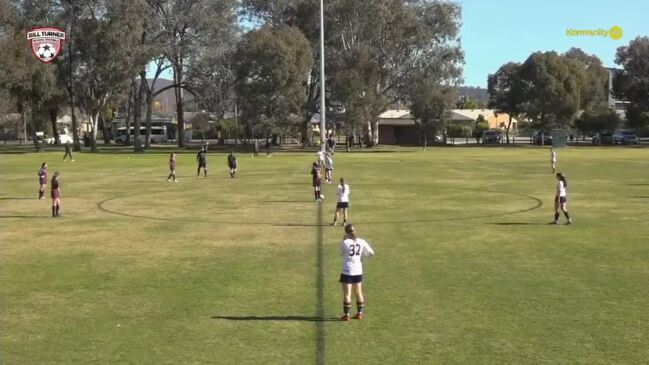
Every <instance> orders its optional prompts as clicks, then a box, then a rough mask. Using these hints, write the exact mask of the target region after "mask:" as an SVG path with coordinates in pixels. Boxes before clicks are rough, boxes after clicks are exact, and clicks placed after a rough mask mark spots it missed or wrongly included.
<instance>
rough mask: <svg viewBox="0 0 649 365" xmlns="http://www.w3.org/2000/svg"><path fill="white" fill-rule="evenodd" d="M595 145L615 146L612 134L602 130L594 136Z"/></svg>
mask: <svg viewBox="0 0 649 365" xmlns="http://www.w3.org/2000/svg"><path fill="white" fill-rule="evenodd" d="M593 144H613V135H612V134H611V132H609V131H606V130H602V131H599V132H598V133H597V134H595V135H594V136H593Z"/></svg>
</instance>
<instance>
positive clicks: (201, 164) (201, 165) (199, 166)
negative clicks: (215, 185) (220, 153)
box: [198, 161, 207, 168]
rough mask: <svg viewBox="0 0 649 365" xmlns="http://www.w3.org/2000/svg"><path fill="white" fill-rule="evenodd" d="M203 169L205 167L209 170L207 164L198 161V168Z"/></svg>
mask: <svg viewBox="0 0 649 365" xmlns="http://www.w3.org/2000/svg"><path fill="white" fill-rule="evenodd" d="M201 167H203V168H207V162H205V161H203V162H201V161H198V168H201Z"/></svg>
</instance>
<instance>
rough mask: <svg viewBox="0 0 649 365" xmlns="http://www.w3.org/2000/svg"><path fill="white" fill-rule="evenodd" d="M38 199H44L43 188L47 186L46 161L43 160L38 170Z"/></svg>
mask: <svg viewBox="0 0 649 365" xmlns="http://www.w3.org/2000/svg"><path fill="white" fill-rule="evenodd" d="M38 184H39V186H40V187H39V188H38V199H45V188H47V162H43V164H42V165H41V169H40V170H38Z"/></svg>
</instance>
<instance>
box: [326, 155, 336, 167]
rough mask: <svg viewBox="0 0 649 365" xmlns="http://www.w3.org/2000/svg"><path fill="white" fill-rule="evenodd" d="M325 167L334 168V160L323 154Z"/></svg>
mask: <svg viewBox="0 0 649 365" xmlns="http://www.w3.org/2000/svg"><path fill="white" fill-rule="evenodd" d="M324 165H325V169H327V170H333V169H334V160H332V159H331V157H330V156H329V155H326V156H325V160H324Z"/></svg>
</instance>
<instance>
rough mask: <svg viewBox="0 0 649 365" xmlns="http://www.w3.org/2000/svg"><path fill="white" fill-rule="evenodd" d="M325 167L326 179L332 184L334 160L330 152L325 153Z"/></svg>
mask: <svg viewBox="0 0 649 365" xmlns="http://www.w3.org/2000/svg"><path fill="white" fill-rule="evenodd" d="M324 168H325V180H326V182H327V184H331V183H332V182H333V171H334V160H333V158H331V154H329V153H325V158H324Z"/></svg>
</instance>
